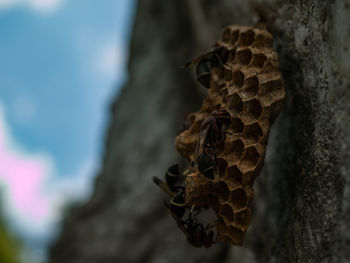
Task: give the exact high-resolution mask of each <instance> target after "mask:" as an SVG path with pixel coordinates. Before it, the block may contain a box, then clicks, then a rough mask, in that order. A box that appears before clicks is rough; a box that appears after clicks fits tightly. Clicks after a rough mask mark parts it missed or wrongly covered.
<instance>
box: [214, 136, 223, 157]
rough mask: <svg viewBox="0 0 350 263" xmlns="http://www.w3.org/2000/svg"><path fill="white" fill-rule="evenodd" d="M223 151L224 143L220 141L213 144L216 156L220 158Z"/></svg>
mask: <svg viewBox="0 0 350 263" xmlns="http://www.w3.org/2000/svg"><path fill="white" fill-rule="evenodd" d="M224 151H225V141H224V140H221V141H219V142H217V143H216V144H215V153H216V156H220V155H221V154H222V153H223V152H224Z"/></svg>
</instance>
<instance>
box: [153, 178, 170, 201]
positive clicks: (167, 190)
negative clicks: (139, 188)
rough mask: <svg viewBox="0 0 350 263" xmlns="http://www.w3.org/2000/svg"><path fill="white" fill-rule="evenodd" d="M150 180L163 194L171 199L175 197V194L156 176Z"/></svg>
mask: <svg viewBox="0 0 350 263" xmlns="http://www.w3.org/2000/svg"><path fill="white" fill-rule="evenodd" d="M152 180H153V182H154V183H155V184H156V185H158V186H159V188H160V189H162V190H163V191H164V192H166V193H167V194H168V195H170V196H171V197H173V196H174V195H175V193H174V192H173V191H171V190H170V188H169V186H168V185H167V184H166V183H165V182H163V181H162V180H160V179H159V178H158V177H157V176H153V177H152Z"/></svg>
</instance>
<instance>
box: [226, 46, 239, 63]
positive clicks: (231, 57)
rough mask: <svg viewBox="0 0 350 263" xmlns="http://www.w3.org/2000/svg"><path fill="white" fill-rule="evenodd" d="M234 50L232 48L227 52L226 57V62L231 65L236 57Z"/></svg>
mask: <svg viewBox="0 0 350 263" xmlns="http://www.w3.org/2000/svg"><path fill="white" fill-rule="evenodd" d="M236 51H237V50H236V48H232V49H230V50H229V51H228V55H227V62H228V63H232V61H233V60H234V59H235V57H236Z"/></svg>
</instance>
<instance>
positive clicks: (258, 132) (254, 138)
mask: <svg viewBox="0 0 350 263" xmlns="http://www.w3.org/2000/svg"><path fill="white" fill-rule="evenodd" d="M262 136H263V131H262V129H261V127H260V125H259V124H258V123H253V124H251V125H248V126H246V127H245V128H244V132H243V138H244V140H245V141H246V143H247V144H248V145H250V144H253V143H257V142H258V141H259V140H260V139H261V137H262Z"/></svg>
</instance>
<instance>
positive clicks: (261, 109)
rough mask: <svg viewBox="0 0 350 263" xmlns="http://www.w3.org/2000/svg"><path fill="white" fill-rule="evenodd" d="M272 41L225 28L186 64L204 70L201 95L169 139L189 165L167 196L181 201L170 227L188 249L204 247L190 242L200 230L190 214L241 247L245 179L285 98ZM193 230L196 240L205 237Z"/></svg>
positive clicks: (248, 186)
mask: <svg viewBox="0 0 350 263" xmlns="http://www.w3.org/2000/svg"><path fill="white" fill-rule="evenodd" d="M272 41H273V38H272V36H271V34H270V33H269V32H267V31H266V30H264V29H259V28H253V27H243V26H229V27H227V28H225V29H224V31H223V33H222V35H221V39H220V40H218V41H217V42H216V43H215V44H214V46H213V49H212V50H211V51H210V52H208V53H206V54H204V55H203V56H200V57H199V58H197V59H195V60H194V61H192V62H191V63H188V64H189V65H195V64H197V65H199V64H201V63H202V62H206V63H208V62H210V63H209V64H210V65H211V66H210V69H209V71H208V72H206V74H207V75H206V77H208V74H209V76H210V79H211V81H210V86H209V87H207V88H208V95H207V97H206V98H205V99H204V101H203V104H202V107H201V108H200V109H199V110H198V111H197V112H195V113H191V114H189V115H188V117H187V118H186V121H185V124H184V130H183V132H181V133H180V134H179V135H178V136H177V137H176V140H175V146H176V149H177V151H178V152H179V153H180V154H181V155H182V156H183V157H185V158H186V159H187V160H188V161H189V167H188V168H187V169H186V170H185V171H184V172H183V173H181V176H180V177H182V178H184V179H182V182H183V183H182V186H181V185H180V188H178V189H182V190H172V192H170V193H172V195H173V196H174V195H175V194H176V193H175V192H176V191H182V192H181V193H182V194H183V195H184V197H185V198H184V200H185V204H184V205H185V206H186V209H187V210H188V211H190V212H189V216H187V217H189V218H190V219H188V218H185V217H186V215H182V216H179V218H177V223H178V225H179V226H180V228H181V229H182V230H183V231H184V233H185V234H186V236H187V240H189V241H190V243H191V244H192V245H194V244H195V246H205V245H206V244H207V243H208V242H205V241H208V240H207V239H205V238H201V240H196V238H195V237H192V236H191V233H192V232H191V229H192V228H195V226H197V225H202V224H201V223H196V224H193V221H194V219H193V218H194V216H193V215H192V212H193V211H198V212H197V213H201V212H202V211H204V210H206V209H212V210H213V211H214V214H215V215H216V217H217V219H216V220H214V221H213V222H210V224H209V225H211V226H215V227H216V234H217V237H218V239H219V240H221V241H223V242H229V243H231V244H234V245H241V244H242V242H243V240H244V236H245V233H246V231H247V229H248V227H249V225H250V222H251V217H252V214H251V210H250V208H249V205H250V203H251V199H252V197H253V189H252V187H253V181H254V179H255V177H256V176H257V175H258V174H259V173H260V170H261V167H262V164H263V161H264V156H265V151H266V143H267V138H268V135H269V127H270V125H271V124H272V123H271V122H272V121H273V118H271V116H274V117H275V116H277V114H278V113H279V112H280V110H281V107H282V106H281V105H282V104H283V103H281V102H282V101H283V100H284V97H285V91H284V88H283V79H282V76H281V74H280V72H279V65H278V59H276V58H277V54H276V52H275V51H274V50H273V49H272V48H271V47H272ZM197 78H199V76H197ZM272 111H273V112H272ZM199 160H200V161H199ZM203 160H204V161H203ZM199 162H200V163H199ZM188 171H190V172H188ZM208 175H210V176H208ZM212 175H213V176H212ZM168 187H169V188H171V186H170V185H168ZM191 220H192V221H191ZM189 222H192V223H191V224H192V225H189ZM202 226H203V225H202ZM191 227H192V228H191ZM184 229H185V230H184ZM201 229H207V228H203V227H201ZM197 231H198V230H197ZM201 231H202V233H201V235H199V236H202V237H209V236H212V235H209V234H208V232H205V231H204V230H201ZM197 236H198V235H197ZM208 239H209V238H208ZM193 240H195V242H194V241H193ZM209 243H210V244H211V243H214V239H210V242H209Z"/></svg>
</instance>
